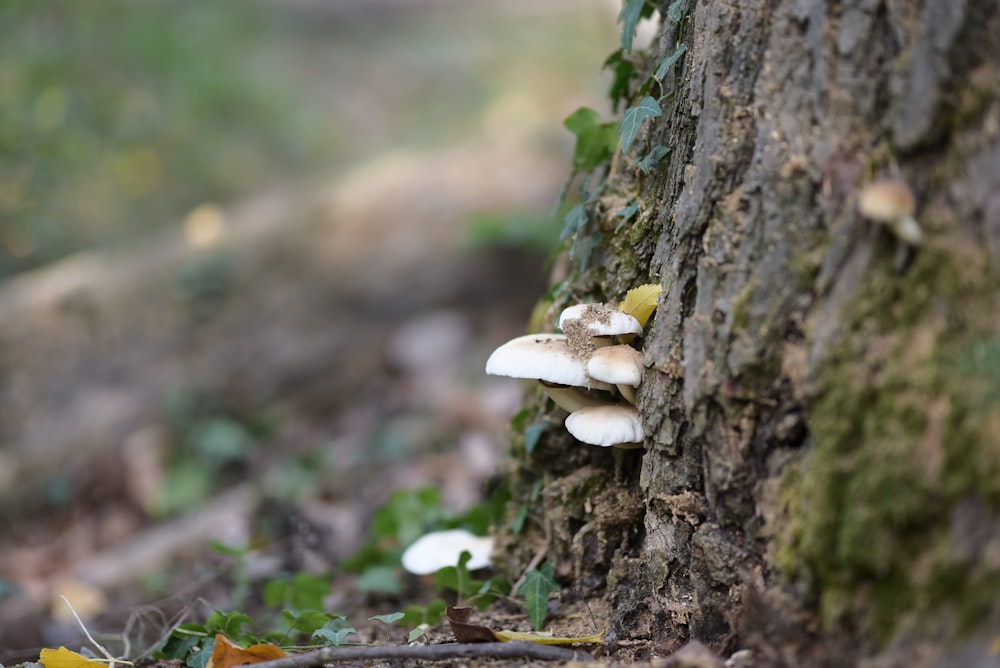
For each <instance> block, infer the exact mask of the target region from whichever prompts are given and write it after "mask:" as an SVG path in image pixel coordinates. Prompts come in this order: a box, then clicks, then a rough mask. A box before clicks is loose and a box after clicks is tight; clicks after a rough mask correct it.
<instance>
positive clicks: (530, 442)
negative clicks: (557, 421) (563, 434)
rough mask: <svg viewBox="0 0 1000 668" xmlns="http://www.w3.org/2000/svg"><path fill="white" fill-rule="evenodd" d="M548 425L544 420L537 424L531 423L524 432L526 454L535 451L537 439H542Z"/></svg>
mask: <svg viewBox="0 0 1000 668" xmlns="http://www.w3.org/2000/svg"><path fill="white" fill-rule="evenodd" d="M548 427H549V423H548V422H546V421H544V420H539V421H538V422H532V423H531V424H529V425H528V426H527V427H526V428H525V430H524V451H525V453H527V454H529V455H530V454H531V452H532V451H533V450H534V449H535V446H536V445H538V439H539V438H541V437H542V434H543V433H544V432H545V430H546V429H548Z"/></svg>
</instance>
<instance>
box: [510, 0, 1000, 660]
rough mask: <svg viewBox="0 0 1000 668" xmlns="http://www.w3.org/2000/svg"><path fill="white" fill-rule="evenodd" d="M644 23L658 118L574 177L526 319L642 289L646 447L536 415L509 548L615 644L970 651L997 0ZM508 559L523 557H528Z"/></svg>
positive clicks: (997, 489)
mask: <svg viewBox="0 0 1000 668" xmlns="http://www.w3.org/2000/svg"><path fill="white" fill-rule="evenodd" d="M671 6H672V7H671ZM671 8H672V9H673V10H674V12H672V13H673V14H674V15H676V10H678V9H680V10H683V11H682V13H683V17H682V18H680V19H679V20H677V21H674V20H671V19H669V18H667V16H668V9H671ZM658 9H659V16H660V17H663V18H661V19H660V21H661V22H660V31H659V33H658V37H657V39H656V40H655V41H654V43H653V45H652V46H651V47H650V48H649V49H648V52H647V53H645V54H643V53H636V54H633V57H632V59H633V61H634V62H635V63H636V64H637V67H638V68H639V70H640V76H639V77H638V78H637V81H641V80H642V78H643V77H645V76H648V75H649V74H651V73H652V72H653V71H654V70H655V69H656V67H657V66H658V65H659V64H660V63H661V62H662V61H663V59H664V58H666V57H668V56H670V55H671V54H674V53H675V52H676V49H677V48H678V46H680V45H683V46H684V47H685V48H686V51H685V52H684V54H683V56H682V57H681V58H680V59H679V60H678V62H677V64H676V65H675V66H674V68H673V70H672V74H668V75H667V77H665V79H664V82H663V83H662V85H661V84H658V83H656V82H653V84H652V88H651V91H652V92H650V94H651V95H653V96H654V97H655V96H656V95H657V94H659V95H660V96H661V97H660V104H661V106H662V108H663V115H662V116H660V117H658V118H655V119H652V120H651V121H649V122H648V123H647V124H646V125H645V126H644V132H643V133H641V134H640V136H639V138H638V140H637V141H636V142H635V144H634V145H633V147H632V149H631V151H630V152H629V154H627V155H624V156H622V155H619V156H617V157H616V159H615V163H616V164H615V166H614V167H606V168H603V169H599V170H598V171H597V173H595V174H594V175H592V179H595V180H600V181H601V183H602V185H603V188H604V189H603V191H602V196H601V197H600V198H594V199H593V200H592V201H591V203H590V204H589V205H588V215H589V220H590V222H589V224H588V225H589V226H588V227H585V228H581V230H580V231H579V232H578V233H577V234H578V236H582V235H584V234H587V233H590V232H592V231H595V230H599V235H600V236H599V242H598V244H597V246H596V247H595V249H594V251H593V252H592V253H591V254H590V256H589V258H588V259H587V261H586V263H585V264H583V265H582V266H581V265H580V264H579V263H578V260H579V258H575V259H574V269H573V270H572V272H571V273H570V274H569V276H568V277H567V278H566V280H565V282H564V283H561V284H559V285H557V286H555V288H556V289H553V290H552V291H551V292H550V295H557V296H556V297H555V298H552V297H550V298H549V301H546V302H543V303H544V304H545V306H546V307H547V318H548V320H547V321H546V323H545V324H546V325H547V326H551V323H552V318H553V317H554V315H557V314H558V311H559V310H560V309H561V308H562V307H563V306H565V305H568V304H569V303H571V302H574V301H594V300H602V301H604V300H606V301H611V300H616V299H620V298H622V296H623V295H624V293H625V291H626V290H627V289H629V288H631V287H634V286H636V285H638V284H641V283H645V282H657V283H660V284H662V286H663V293H662V295H661V298H660V302H659V305H658V308H657V311H656V314H655V319H654V321H653V322H652V324H651V325H650V326H649V328H648V329H647V333H646V336H645V338H644V341H643V342H642V345H641V347H642V349H643V351H644V354H645V359H646V363H647V371H646V374H645V377H644V381H643V385H642V387H641V389H640V392H639V409H640V413H641V415H642V417H643V420H644V426H645V434H646V441H645V446H646V447H645V450H644V451H638V452H615V453H613V452H609V451H606V450H603V449H597V448H591V447H589V446H581V445H579V444H574V443H572V442H571V439H570V438H569V437H568V436H567V435H565V433H564V430H562V429H560V428H555V427H553V428H550V429H548V430H547V432H546V433H545V435H544V436H543V438H542V439H541V440H540V441H539V442H538V444H537V445H536V446H535V447H534V449H533V450H532V451H531V453H530V454H524V453H523V450H520V449H517V448H515V452H518V453H520V455H519V456H520V457H521V460H520V462H519V469H518V472H517V474H516V475H514V476H513V477H512V479H513V481H514V482H513V485H514V489H515V501H516V502H517V503H518V504H521V505H527V506H529V507H530V508H531V509H532V513H529V516H533V517H536V518H537V520H538V521H537V522H536V523H534V524H531V523H529V525H528V526H527V527H526V528H525V529H524V531H525V532H527V533H528V534H529V535H532V532H534V533H535V534H538V535H540V534H543V533H544V534H545V535H546V540H547V543H546V544H547V545H548V549H549V558H550V559H551V560H553V561H554V562H556V564H557V573H558V575H559V576H560V577H561V578H563V579H564V580H565V581H567V582H572V583H573V584H574V586H575V587H577V588H579V589H582V590H584V591H587V592H589V593H591V594H596V595H603V596H605V597H606V598H607V599H608V600H609V602H610V603H612V609H613V610H615V611H616V612H615V613H614V615H615V616H614V619H613V620H611V621H612V624H611V627H612V629H611V632H610V634H609V641H610V642H611V643H612V645H613V644H614V642H615V641H616V640H623V639H626V638H629V639H637V638H641V639H648V640H649V641H650V646H651V648H652V651H653V652H654V653H656V652H660V651H664V652H665V651H667V649H668V648H670V647H673V646H676V644H677V643H679V642H683V641H685V640H687V639H689V638H695V639H699V640H701V641H703V642H706V643H708V644H709V645H711V646H713V647H714V648H716V649H717V650H720V651H731V650H734V649H737V648H749V649H751V650H752V652H753V653H754V655H755V656H756V657H757V661H758V664H757V665H831V666H833V665H855V664H856V662H858V661H868V662H870V663H867V664H866V665H902V664H905V665H933V664H935V663H937V662H939V661H943V660H945V657H947V656H950V657H952V658H953V659H954V658H960V657H961V658H963V660H965V659H968V660H969V661H972V660H974V659H975V658H981V659H985V658H986V657H988V656H990V654H989V653H990V651H991V650H990V643H991V642H994V643H995V641H994V640H993V636H994V635H995V633H994V632H991V629H993V630H994V631H995V628H996V626H995V622H996V621H997V618H998V615H1000V603H998V602H1000V389H998V388H1000V317H998V316H997V313H998V312H1000V311H998V306H1000V280H998V278H1000V274H998V271H997V264H998V261H1000V141H998V139H997V132H998V128H1000V98H998V90H1000V7H998V3H996V2H995V0H956V1H954V2H937V1H935V0H923V1H922V2H900V1H894V0H845V1H844V2H833V1H824V0H805V1H803V0H766V1H765V2H757V1H750V0H733V1H728V2H696V1H695V0H690V1H689V2H686V3H685V2H681V3H670V2H661V3H659V6H658ZM638 97H639V96H638V95H637V94H635V95H633V96H632V97H631V99H630V100H629V101H628V102H627V104H634V103H635V102H637V101H638ZM656 145H662V146H667V147H670V149H671V150H670V153H669V154H667V156H666V157H665V158H664V159H663V160H662V161H661V162H660V163H659V164H658V166H657V167H656V168H655V170H653V171H652V173H650V174H648V175H647V174H645V173H643V172H642V171H641V170H639V169H637V168H636V167H635V164H636V163H637V161H638V160H639V159H641V158H642V157H643V156H644V155H646V154H647V153H648V151H649V150H650V149H651V147H653V146H656ZM888 176H891V177H894V178H899V179H901V180H903V181H905V182H906V183H908V184H909V186H910V187H911V188H912V189H913V191H914V193H915V195H916V199H917V203H918V211H917V219H918V221H919V223H920V225H921V226H922V228H923V230H924V236H925V242H924V244H923V245H922V246H921V247H919V248H915V249H914V248H908V247H906V246H904V245H903V244H902V243H901V242H900V241H899V240H897V239H896V238H895V237H894V236H893V235H892V234H891V233H890V232H889V231H888V229H887V228H886V227H885V226H881V225H878V224H875V223H873V222H871V221H869V220H867V219H865V218H864V217H862V216H860V215H859V213H858V212H857V194H858V192H859V190H860V189H861V188H862V187H863V186H864V185H865V184H866V183H868V182H870V181H872V180H873V179H875V178H878V177H888ZM592 192H593V191H592ZM632 200H634V201H636V202H637V203H638V205H639V209H638V213H637V215H636V216H635V217H633V218H631V219H630V220H629V221H628V222H626V223H622V218H621V216H619V215H618V211H619V210H620V209H621V207H622V203H623V202H629V201H632ZM540 410H542V411H544V410H546V409H545V407H544V406H542V407H541V409H540ZM543 415H544V417H545V419H547V420H549V421H551V422H552V424H553V425H557V426H558V425H559V423H560V418H561V417H562V416H561V415H559V414H558V413H557V412H556V411H555V410H553V411H552V412H551V414H549V413H543ZM516 445H517V444H516ZM567 448H571V449H570V450H569V453H570V454H569V455H568V456H567V454H565V453H566V449H567ZM536 481H541V482H540V483H536ZM511 543H512V544H515V545H512V547H513V552H512V554H513V555H514V557H513V560H512V564H511V567H512V568H516V567H518V566H523V564H524V563H526V559H527V558H528V557H529V556H531V555H530V552H531V550H532V549H534V548H532V547H530V546H531V545H532V543H531V542H530V541H526V540H524V539H523V537H518V538H517V539H516V540H513V541H511ZM995 650H996V648H995V646H994V647H993V651H994V654H995ZM994 660H995V659H994Z"/></svg>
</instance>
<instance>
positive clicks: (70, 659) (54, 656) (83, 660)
mask: <svg viewBox="0 0 1000 668" xmlns="http://www.w3.org/2000/svg"><path fill="white" fill-rule="evenodd" d="M38 662H39V663H41V664H42V665H43V666H45V668H106V665H105V664H108V663H110V661H109V660H108V659H88V658H87V657H85V656H84V655H83V654H77V653H76V652H74V651H72V650H68V649H66V648H65V647H60V648H59V649H43V650H42V651H41V654H40V655H39V658H38ZM122 663H126V662H124V661H123V662H122Z"/></svg>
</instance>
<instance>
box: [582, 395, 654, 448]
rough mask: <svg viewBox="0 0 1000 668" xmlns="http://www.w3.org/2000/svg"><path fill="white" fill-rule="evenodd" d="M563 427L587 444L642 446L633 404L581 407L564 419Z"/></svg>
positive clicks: (639, 428) (640, 422) (620, 446)
mask: <svg viewBox="0 0 1000 668" xmlns="http://www.w3.org/2000/svg"><path fill="white" fill-rule="evenodd" d="M566 430H567V431H569V433H571V434H573V436H574V437H576V439H577V440H578V441H582V442H584V443H589V444H590V445H600V446H603V447H609V446H611V447H615V448H622V449H632V448H639V447H642V420H640V419H639V411H637V410H636V409H635V406H622V405H619V404H611V405H604V406H592V407H590V408H581V409H580V410H578V411H575V412H573V413H570V415H569V417H567V418H566Z"/></svg>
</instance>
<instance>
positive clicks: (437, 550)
mask: <svg viewBox="0 0 1000 668" xmlns="http://www.w3.org/2000/svg"><path fill="white" fill-rule="evenodd" d="M492 551H493V538H492V537H491V536H476V535H475V534H472V533H469V532H468V531H466V530H465V529H450V530H448V531H432V532H430V533H426V534H424V535H423V536H421V537H420V538H418V539H417V540H416V541H415V542H414V543H413V544H412V545H410V546H409V547H408V548H406V551H405V552H403V559H402V563H403V568H405V569H406V570H407V571H408V572H410V573H413V574H414V575H428V574H430V573H436V572H437V571H438V570H440V569H442V568H445V567H447V566H457V565H458V560H459V559H460V558H461V556H462V552H468V553H469V554H470V555H472V558H471V559H469V561H468V563H466V565H465V566H466V568H468V569H469V570H470V571H474V570H477V569H480V568H487V567H489V566H491V565H492V562H491V561H490V553H491V552H492Z"/></svg>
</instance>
